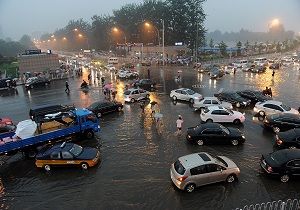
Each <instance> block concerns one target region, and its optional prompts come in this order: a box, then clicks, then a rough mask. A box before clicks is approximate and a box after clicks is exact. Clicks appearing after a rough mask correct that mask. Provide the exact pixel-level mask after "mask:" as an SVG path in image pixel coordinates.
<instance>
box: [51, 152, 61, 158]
mask: <svg viewBox="0 0 300 210" xmlns="http://www.w3.org/2000/svg"><path fill="white" fill-rule="evenodd" d="M50 158H51V159H54V160H58V159H60V158H61V156H60V152H57V151H55V152H52V153H51V154H50Z"/></svg>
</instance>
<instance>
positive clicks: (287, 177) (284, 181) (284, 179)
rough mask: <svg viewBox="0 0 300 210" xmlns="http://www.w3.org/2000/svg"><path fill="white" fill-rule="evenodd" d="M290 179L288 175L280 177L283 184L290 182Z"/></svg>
mask: <svg viewBox="0 0 300 210" xmlns="http://www.w3.org/2000/svg"><path fill="white" fill-rule="evenodd" d="M289 179H290V176H289V175H287V174H284V175H282V176H281V177H280V181H281V182H283V183H286V182H288V181H289Z"/></svg>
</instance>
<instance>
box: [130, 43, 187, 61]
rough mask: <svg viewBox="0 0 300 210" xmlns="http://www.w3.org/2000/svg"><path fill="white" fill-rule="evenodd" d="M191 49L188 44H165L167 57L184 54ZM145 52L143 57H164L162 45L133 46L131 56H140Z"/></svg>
mask: <svg viewBox="0 0 300 210" xmlns="http://www.w3.org/2000/svg"><path fill="white" fill-rule="evenodd" d="M188 50H189V49H188V48H187V46H185V45H183V46H165V58H175V57H176V56H178V55H184V54H186V53H187V51H188ZM142 53H143V57H144V58H146V57H162V54H163V52H162V47H161V46H147V45H146V46H143V47H142V46H132V47H131V50H130V51H129V54H130V55H131V56H138V57H140V56H141V54H142Z"/></svg>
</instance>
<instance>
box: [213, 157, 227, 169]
mask: <svg viewBox="0 0 300 210" xmlns="http://www.w3.org/2000/svg"><path fill="white" fill-rule="evenodd" d="M213 158H214V159H215V161H216V162H217V164H219V165H221V166H223V167H226V168H227V167H228V164H227V163H226V161H225V160H223V159H222V158H221V157H219V156H215V157H214V156H213Z"/></svg>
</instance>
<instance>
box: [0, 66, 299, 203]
mask: <svg viewBox="0 0 300 210" xmlns="http://www.w3.org/2000/svg"><path fill="white" fill-rule="evenodd" d="M150 68H151V70H150V76H151V79H153V80H155V81H156V82H157V83H158V85H157V91H155V92H153V93H151V97H150V99H151V100H154V101H157V102H158V103H159V105H160V109H161V113H162V114H163V125H162V128H161V129H160V130H157V129H156V127H155V124H154V122H153V119H152V118H151V113H150V112H151V111H150V105H148V106H147V107H146V109H145V113H144V114H142V112H141V110H140V108H139V105H138V104H136V103H135V104H124V111H123V112H120V113H112V114H108V115H105V116H103V118H102V119H101V120H100V126H101V132H100V133H98V134H97V135H96V137H95V139H93V140H86V139H82V141H81V142H79V143H80V144H81V145H83V146H93V147H98V148H99V149H100V151H101V156H102V161H101V163H100V164H99V165H98V166H96V167H94V168H90V169H89V170H88V171H82V170H81V169H79V168H59V169H54V170H52V171H51V172H50V173H45V172H44V171H42V170H38V169H36V168H35V165H34V160H26V159H24V158H23V157H22V156H21V155H20V154H18V155H15V156H13V157H10V158H5V160H6V161H5V163H4V164H3V165H2V166H0V172H1V173H0V209H234V208H238V207H239V208H242V207H243V206H244V205H248V204H255V203H262V202H268V201H273V200H279V199H281V200H286V199H289V198H291V199H294V198H299V197H300V182H299V179H298V180H296V179H295V180H291V181H290V182H288V183H285V184H283V183H281V182H280V181H279V180H278V179H272V178H269V177H267V176H265V175H264V174H263V173H262V171H261V170H260V166H259V160H260V157H261V154H263V153H269V152H272V151H274V149H275V148H274V147H273V146H274V137H275V135H274V134H273V133H272V132H271V131H268V130H265V129H264V128H263V127H262V126H261V125H262V122H261V121H260V120H259V119H258V118H257V117H254V116H253V112H252V109H253V107H249V108H245V109H239V111H241V112H244V113H245V115H246V121H245V123H244V124H243V125H240V126H235V127H238V128H239V129H241V130H242V131H243V132H244V133H245V136H246V142H245V144H244V145H241V146H238V147H233V146H230V145H228V146H226V145H219V146H218V145H211V146H202V147H199V146H196V145H191V144H189V143H188V142H187V141H186V139H185V130H186V128H188V127H191V126H195V125H197V124H199V123H200V117H199V113H198V112H194V111H193V108H192V107H191V106H190V104H188V103H186V102H177V103H174V102H172V100H171V99H170V98H169V93H170V91H171V90H172V89H175V88H179V87H187V88H192V89H194V90H195V91H197V92H199V93H201V94H202V95H203V96H211V95H213V94H214V93H217V92H218V91H219V90H220V89H223V90H225V91H227V90H231V91H235V90H243V89H258V90H262V89H264V88H265V87H266V86H268V87H271V88H272V91H273V96H274V98H275V99H276V100H280V101H284V102H285V103H287V104H288V105H290V106H292V107H294V108H298V107H299V106H300V103H299V101H300V91H299V90H300V89H299V87H300V71H299V70H297V69H298V68H299V66H298V67H295V66H289V67H284V68H282V69H280V70H276V73H275V76H274V78H272V76H271V75H272V71H271V70H269V69H267V71H266V72H265V73H262V74H255V73H248V72H242V71H237V72H236V74H235V75H234V74H232V73H231V74H227V75H225V76H224V77H223V78H221V79H217V80H210V79H209V77H208V75H207V74H201V73H198V72H197V71H195V70H194V69H192V68H189V67H175V66H171V67H164V68H161V67H155V66H153V67H150ZM137 70H138V71H139V73H140V77H141V78H146V77H147V69H146V68H144V67H142V68H138V69H137ZM178 70H182V73H181V75H182V76H181V77H182V80H181V81H177V80H175V77H176V76H177V74H178V73H177V72H178ZM91 72H92V80H91V90H89V91H88V92H86V93H84V92H82V91H81V90H80V89H79V86H80V83H81V81H82V79H87V75H88V70H87V69H84V71H83V77H80V78H70V79H69V83H70V89H71V92H70V94H69V95H68V94H66V93H65V92H64V89H65V87H64V84H65V80H57V81H53V82H52V84H51V85H50V86H48V87H45V88H37V89H33V90H30V91H26V90H25V89H24V87H23V86H18V94H16V93H14V92H11V93H9V94H5V93H3V92H1V93H0V94H1V97H0V104H1V108H0V116H2V117H4V116H9V117H11V118H12V119H13V121H14V122H16V123H17V122H18V121H21V120H25V119H27V118H28V112H29V109H30V107H35V106H38V105H45V104H74V105H76V106H77V107H87V106H88V105H90V104H91V103H92V102H94V101H97V100H104V95H103V93H102V88H101V85H100V81H98V80H97V79H96V76H95V75H96V73H95V72H96V70H92V71H91ZM97 74H101V75H103V76H105V78H106V81H111V82H112V83H113V84H114V85H115V86H116V89H117V92H118V93H117V100H119V101H121V102H124V101H123V95H122V93H123V90H124V87H125V84H126V83H127V82H128V81H117V80H116V77H115V75H114V73H112V72H109V71H101V72H99V71H97ZM179 114H180V115H182V116H183V119H184V129H183V134H182V135H181V136H175V135H174V132H175V131H176V123H175V122H176V119H177V116H178V115H179ZM227 126H233V125H230V124H227ZM199 151H205V152H208V153H211V154H213V155H225V156H227V157H229V158H231V159H232V160H233V161H234V162H236V163H237V165H238V166H239V167H240V170H241V176H240V177H239V180H238V182H236V183H233V184H226V183H217V184H212V185H207V186H203V187H200V188H198V189H197V190H196V191H195V192H194V193H192V194H188V193H185V192H182V191H180V190H177V189H176V187H174V186H173V184H172V181H171V179H170V173H169V169H170V164H171V163H173V162H174V161H176V159H177V158H178V157H180V156H183V155H186V154H190V153H194V152H199ZM2 163H3V162H2Z"/></svg>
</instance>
